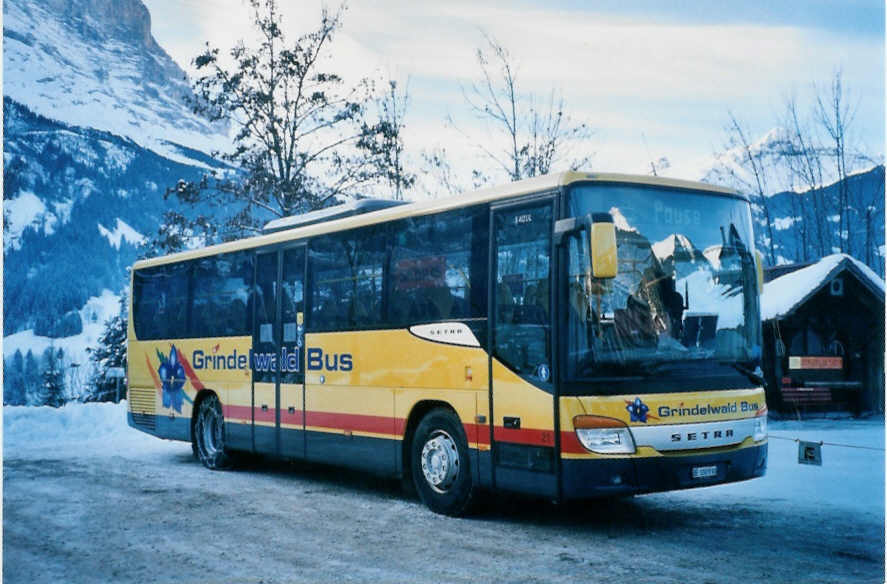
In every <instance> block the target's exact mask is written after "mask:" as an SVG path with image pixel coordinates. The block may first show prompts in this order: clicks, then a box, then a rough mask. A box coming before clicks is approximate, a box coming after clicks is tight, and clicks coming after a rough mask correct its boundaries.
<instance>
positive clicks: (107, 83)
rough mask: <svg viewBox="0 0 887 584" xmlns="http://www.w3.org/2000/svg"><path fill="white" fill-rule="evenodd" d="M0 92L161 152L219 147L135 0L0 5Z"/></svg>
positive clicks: (215, 130)
mask: <svg viewBox="0 0 887 584" xmlns="http://www.w3.org/2000/svg"><path fill="white" fill-rule="evenodd" d="M3 69H4V80H3V82H4V84H3V92H4V96H6V97H10V98H12V99H13V100H15V101H17V102H19V103H22V104H26V105H27V106H28V108H29V109H31V110H32V111H33V112H35V113H37V114H40V115H43V116H46V117H48V118H52V119H56V120H60V121H63V122H66V123H68V124H71V125H74V126H80V127H90V128H95V129H98V130H105V131H108V132H111V133H113V134H116V135H118V136H123V137H127V138H130V139H131V140H133V141H134V142H136V143H138V144H140V145H142V146H144V147H146V148H149V149H151V150H154V151H155V152H158V153H160V154H163V155H164V156H167V157H169V158H173V159H178V160H180V161H185V162H187V160H185V159H186V158H187V157H186V156H185V155H184V154H183V152H182V151H181V150H180V149H179V148H177V147H176V145H177V144H178V145H182V146H186V147H189V148H193V149H196V150H200V151H204V152H209V151H211V150H212V149H220V148H224V147H225V145H226V143H227V138H226V137H225V133H226V128H225V127H223V126H218V125H211V124H209V123H208V122H207V121H205V120H203V119H202V118H200V117H198V116H196V115H194V114H193V113H192V112H191V111H190V109H189V108H188V106H187V104H186V102H185V97H186V96H188V95H189V94H190V90H189V86H188V82H187V80H186V78H185V74H184V72H183V71H182V70H181V68H180V67H179V66H178V65H176V63H175V62H174V61H173V60H172V59H171V58H170V57H169V55H167V54H166V52H164V51H163V49H161V48H160V46H159V45H158V44H157V43H156V41H155V40H154V38H153V37H152V36H151V18H150V15H149V13H148V9H147V8H146V7H145V5H144V4H142V3H141V2H140V0H49V1H46V2H26V1H24V0H12V1H10V0H7V1H6V2H4V3H3Z"/></svg>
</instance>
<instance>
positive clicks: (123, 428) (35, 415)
mask: <svg viewBox="0 0 887 584" xmlns="http://www.w3.org/2000/svg"><path fill="white" fill-rule="evenodd" d="M769 431H770V442H769V456H768V458H769V460H768V468H767V474H766V475H765V476H764V477H763V478H760V479H755V480H751V481H745V482H741V483H732V484H728V485H717V486H713V487H707V488H701V489H691V490H689V491H678V492H673V493H663V494H657V495H650V497H668V498H675V499H676V500H678V499H688V498H689V499H694V500H696V501H706V500H707V501H710V502H712V503H716V502H717V501H718V500H722V501H724V502H730V503H734V502H736V500H737V499H749V500H756V501H758V502H767V503H768V504H776V505H779V506H781V507H785V506H787V505H788V506H793V505H797V506H800V507H808V506H813V507H819V508H824V507H833V508H838V509H843V510H846V511H850V512H853V513H858V514H865V515H870V516H875V517H879V518H880V520H881V521H883V517H884V472H885V469H884V422H883V420H881V419H873V420H850V419H843V420H808V421H803V422H794V421H778V422H771V423H770V427H769ZM796 438H799V439H801V440H809V441H816V442H818V441H822V442H825V443H826V444H824V445H823V447H822V461H823V464H822V466H810V465H802V464H798V444H797V443H796V442H795V441H794V439H796ZM834 444H842V445H849V446H854V447H865V448H850V447H846V446H835V445H834ZM182 446H183V444H182V443H177V442H170V441H166V440H160V439H158V438H155V437H153V436H149V435H148V434H145V433H142V432H140V431H138V430H135V429H133V428H131V427H129V426H128V425H127V423H126V402H125V401H124V402H121V403H119V404H111V403H103V404H94V403H90V404H81V403H71V404H67V405H65V406H64V407H61V408H58V409H55V408H50V407H48V406H42V407H27V406H5V407H4V408H3V454H4V458H10V457H14V458H24V459H29V458H42V457H45V456H46V455H47V454H48V453H52V455H53V456H54V457H65V458H69V457H70V458H73V457H78V456H83V455H85V454H89V455H95V456H116V455H125V454H132V453H133V452H144V453H150V452H158V451H174V450H181V449H182Z"/></svg>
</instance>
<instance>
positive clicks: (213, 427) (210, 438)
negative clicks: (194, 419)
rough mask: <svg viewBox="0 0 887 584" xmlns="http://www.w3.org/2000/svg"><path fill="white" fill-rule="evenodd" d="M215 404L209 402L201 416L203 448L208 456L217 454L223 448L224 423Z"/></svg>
mask: <svg viewBox="0 0 887 584" xmlns="http://www.w3.org/2000/svg"><path fill="white" fill-rule="evenodd" d="M214 405H215V404H209V403H208V404H207V405H206V407H204V408H203V416H201V428H200V430H201V435H202V437H203V440H201V442H202V443H203V450H204V452H205V453H206V455H207V456H208V457H212V456H215V454H216V453H217V452H219V451H220V450H221V449H222V423H221V419H220V416H219V412H218V411H217V409H216V408H215V407H214Z"/></svg>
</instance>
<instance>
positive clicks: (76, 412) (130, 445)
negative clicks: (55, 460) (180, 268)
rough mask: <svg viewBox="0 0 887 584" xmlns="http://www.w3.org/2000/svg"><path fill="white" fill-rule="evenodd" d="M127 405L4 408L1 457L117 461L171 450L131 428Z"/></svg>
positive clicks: (164, 442)
mask: <svg viewBox="0 0 887 584" xmlns="http://www.w3.org/2000/svg"><path fill="white" fill-rule="evenodd" d="M126 410H127V405H126V401H122V402H120V403H119V404H114V403H88V404H83V403H69V404H66V405H64V406H62V407H60V408H51V407H49V406H40V407H29V406H3V457H4V458H10V457H14V458H34V457H36V458H43V457H46V456H48V455H52V456H66V457H74V456H84V455H96V456H113V455H118V454H123V453H126V452H132V451H139V452H141V451H145V452H150V451H154V450H158V449H167V448H168V447H169V445H170V444H171V443H170V442H168V441H166V440H160V439H158V438H155V437H153V436H151V435H149V434H145V433H143V432H140V431H138V430H136V429H134V428H131V427H130V426H129V425H128V424H127V423H126Z"/></svg>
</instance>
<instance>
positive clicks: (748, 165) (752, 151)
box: [725, 111, 776, 265]
mask: <svg viewBox="0 0 887 584" xmlns="http://www.w3.org/2000/svg"><path fill="white" fill-rule="evenodd" d="M727 114H728V115H729V116H730V124H729V125H728V126H727V135H728V147H729V148H732V149H738V150H739V152H740V155H741V156H740V164H741V165H742V169H743V170H745V172H746V173H748V176H744V175H743V174H741V173H740V172H737V170H736V169H735V168H734V167H732V166H730V165H727V166H725V170H726V172H727V174H728V176H729V178H730V179H732V181H733V182H734V183H736V184H737V186H739V187H740V189H741V190H744V191H746V192H749V193H750V194H751V195H752V196H753V197H754V198H755V200H756V202H757V205H758V206H760V208H761V212H762V213H763V215H764V221H765V223H766V228H767V239H768V245H767V259H768V262H769V264H770V265H775V264H776V253H775V251H774V240H773V220H772V218H771V217H770V204H769V201H768V200H767V195H768V194H770V192H769V188H768V186H767V174H768V168H767V166H768V162H767V156H768V154H769V153H768V152H766V151H765V150H764V149H763V148H753V147H752V143H751V142H750V141H749V139H748V131H747V130H746V129H745V128H744V127H743V126H742V124H741V123H740V122H739V120H738V119H737V118H736V116H735V115H733V112H732V111H728V112H727Z"/></svg>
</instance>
